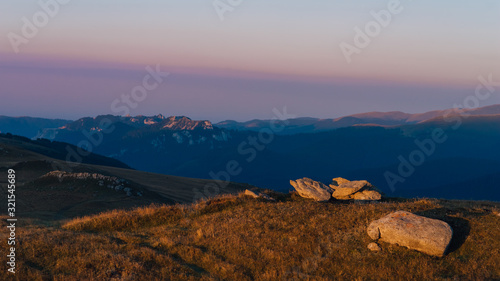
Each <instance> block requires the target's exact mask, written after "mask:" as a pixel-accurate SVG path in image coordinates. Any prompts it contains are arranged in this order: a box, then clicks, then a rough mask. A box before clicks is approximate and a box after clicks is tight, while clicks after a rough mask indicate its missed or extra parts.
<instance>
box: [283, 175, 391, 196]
mask: <svg viewBox="0 0 500 281" xmlns="http://www.w3.org/2000/svg"><path fill="white" fill-rule="evenodd" d="M290 184H291V185H292V186H293V187H294V188H295V190H297V192H298V193H299V195H300V196H302V197H304V198H311V199H314V200H316V201H328V200H329V199H330V198H332V197H333V198H334V199H337V200H359V201H377V200H380V199H382V194H381V192H380V191H379V190H378V189H377V188H375V187H374V186H373V185H372V184H371V183H369V182H367V181H365V180H361V181H349V180H347V179H344V178H334V179H332V183H331V184H330V186H326V185H324V184H323V183H321V182H318V181H314V180H312V179H310V178H303V179H298V180H295V181H293V180H291V181H290Z"/></svg>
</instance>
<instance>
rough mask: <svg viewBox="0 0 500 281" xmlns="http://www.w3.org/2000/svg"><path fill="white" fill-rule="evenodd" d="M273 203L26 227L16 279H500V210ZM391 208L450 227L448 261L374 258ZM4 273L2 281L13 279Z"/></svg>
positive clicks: (203, 205) (120, 214) (387, 251)
mask: <svg viewBox="0 0 500 281" xmlns="http://www.w3.org/2000/svg"><path fill="white" fill-rule="evenodd" d="M274 195H277V194H274ZM278 196H279V197H280V198H279V200H278V202H265V201H261V200H255V199H251V198H248V197H245V196H241V195H240V196H222V197H219V198H216V199H212V200H209V201H202V202H199V203H197V204H192V205H176V206H150V207H143V208H138V209H135V210H131V211H111V212H107V213H102V214H99V215H94V216H88V217H83V218H78V219H74V220H71V221H67V222H65V223H63V224H61V225H58V224H55V225H52V226H43V225H40V224H39V223H35V222H29V223H28V221H25V225H24V226H21V227H20V228H18V237H19V239H20V245H18V253H19V256H18V272H17V274H16V278H17V280H238V281H239V280H346V279H348V280H494V279H500V267H499V265H500V216H498V215H497V214H496V213H495V212H498V209H499V208H498V207H499V204H497V203H491V202H470V201H443V200H434V199H421V200H391V201H386V202H380V203H369V204H359V203H352V202H351V203H339V202H331V203H317V202H313V201H309V200H303V199H301V198H298V197H297V196H296V195H294V194H291V195H278ZM395 210H406V211H411V212H414V213H417V214H421V215H424V216H427V217H432V218H439V219H442V220H444V221H446V222H448V223H449V224H450V225H451V226H452V227H453V230H454V237H453V240H452V245H451V247H450V252H449V254H448V255H447V256H446V257H444V258H434V257H430V256H427V255H425V254H422V253H419V252H416V251H412V250H408V249H406V248H402V247H398V246H393V245H389V244H382V245H381V247H382V249H383V250H382V252H380V253H372V252H370V251H369V250H368V249H367V248H366V246H367V244H368V243H369V242H371V241H370V238H369V237H368V235H367V234H366V226H367V225H368V224H369V222H371V221H372V220H375V219H378V218H380V217H382V216H384V215H386V214H388V213H389V212H392V211H395ZM2 227H4V225H2ZM3 233H5V232H3ZM2 235H4V234H2ZM1 240H2V241H5V235H4V236H2V239H1ZM3 244H6V243H3ZM2 249H3V250H5V249H6V245H2ZM2 252H3V251H2ZM2 266H3V270H2V272H1V273H0V279H1V280H10V279H9V275H8V274H7V272H6V265H5V264H3V265H2ZM11 277H12V276H11ZM11 279H12V278H11ZM12 280H15V279H12Z"/></svg>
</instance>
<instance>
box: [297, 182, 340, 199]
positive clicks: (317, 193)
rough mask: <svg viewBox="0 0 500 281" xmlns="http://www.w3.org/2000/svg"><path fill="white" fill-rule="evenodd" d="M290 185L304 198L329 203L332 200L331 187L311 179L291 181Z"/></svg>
mask: <svg viewBox="0 0 500 281" xmlns="http://www.w3.org/2000/svg"><path fill="white" fill-rule="evenodd" d="M290 184H291V185H292V186H293V188H295V190H297V192H298V193H299V195H300V196H302V197H304V198H310V199H314V200H316V201H319V202H322V201H328V200H330V198H332V189H331V188H330V187H328V186H326V185H324V184H322V183H320V182H318V181H314V180H312V179H310V178H302V179H298V180H295V181H293V180H291V181H290Z"/></svg>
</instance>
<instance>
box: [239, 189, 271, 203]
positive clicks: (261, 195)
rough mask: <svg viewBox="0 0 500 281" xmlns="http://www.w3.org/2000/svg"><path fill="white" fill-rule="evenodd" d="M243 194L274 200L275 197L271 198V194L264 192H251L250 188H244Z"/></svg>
mask: <svg viewBox="0 0 500 281" xmlns="http://www.w3.org/2000/svg"><path fill="white" fill-rule="evenodd" d="M245 195H248V196H251V197H253V198H263V199H266V200H269V201H276V199H274V198H272V197H271V196H269V195H267V194H264V193H259V192H253V191H251V190H248V189H246V190H245Z"/></svg>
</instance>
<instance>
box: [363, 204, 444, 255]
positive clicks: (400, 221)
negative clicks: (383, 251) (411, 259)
mask: <svg viewBox="0 0 500 281" xmlns="http://www.w3.org/2000/svg"><path fill="white" fill-rule="evenodd" d="M367 232H368V235H369V236H370V237H371V238H372V239H374V240H380V241H383V242H387V243H391V244H398V245H400V246H404V247H407V248H409V249H413V250H417V251H420V252H423V253H426V254H429V255H432V256H438V257H442V256H444V255H445V253H446V249H447V248H448V245H449V244H450V241H451V237H452V235H453V230H452V229H451V227H450V226H449V225H448V224H447V223H446V222H444V221H440V220H436V219H430V218H426V217H422V216H418V215H415V214H412V213H409V212H405V211H397V212H394V213H391V214H389V215H387V216H385V217H383V218H381V219H379V220H376V221H373V222H371V223H370V225H369V226H368V229H367Z"/></svg>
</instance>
